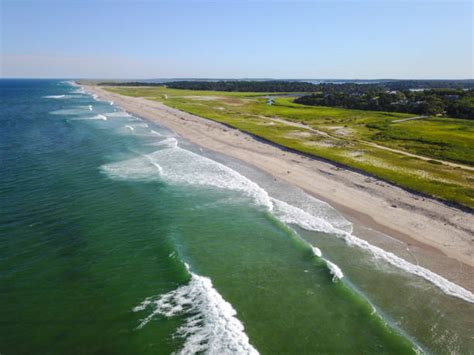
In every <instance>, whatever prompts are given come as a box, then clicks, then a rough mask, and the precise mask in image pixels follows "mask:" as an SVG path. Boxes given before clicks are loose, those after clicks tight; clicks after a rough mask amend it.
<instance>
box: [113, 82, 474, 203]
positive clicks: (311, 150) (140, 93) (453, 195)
mask: <svg viewBox="0 0 474 355" xmlns="http://www.w3.org/2000/svg"><path fill="white" fill-rule="evenodd" d="M108 90H110V91H113V92H116V93H119V94H123V95H129V96H137V97H146V98H149V99H152V100H158V101H161V102H163V103H165V104H166V105H168V106H171V107H174V108H177V109H180V110H183V111H186V112H190V113H193V114H196V115H198V116H201V117H206V118H209V119H212V120H215V121H219V122H223V123H226V124H228V125H231V126H233V127H235V128H238V129H240V130H243V131H246V132H249V133H251V134H254V135H256V136H259V137H262V138H264V139H266V140H269V141H271V142H274V143H277V144H280V145H283V146H286V147H289V148H292V149H295V150H298V151H301V152H304V153H308V154H311V155H314V156H317V157H322V158H325V159H328V160H331V161H334V162H337V163H341V164H344V165H346V166H348V167H351V168H355V169H358V170H362V171H364V172H367V173H369V174H371V175H374V176H377V177H379V178H381V179H384V180H386V181H389V182H392V183H394V184H396V185H399V186H402V187H405V188H408V189H411V190H414V191H418V192H422V193H424V194H427V195H431V196H435V197H437V198H440V199H444V200H447V201H451V202H455V203H458V204H460V205H464V206H469V207H474V173H473V171H472V170H471V171H470V170H468V169H465V168H463V167H462V166H459V167H453V166H450V165H448V164H447V163H446V162H452V163H459V164H464V165H469V166H474V122H472V121H468V120H459V119H445V118H426V119H420V120H413V121H405V122H399V123H396V122H393V121H396V120H399V119H403V118H409V117H411V116H413V115H409V114H401V113H393V112H390V113H387V112H375V111H361V110H348V109H339V108H330V107H315V106H304V105H299V104H295V103H293V98H292V97H285V96H277V95H276V94H275V95H273V96H274V104H273V105H268V104H267V98H266V96H267V94H263V95H262V93H240V92H239V93H232V92H215V91H192V90H176V89H168V88H164V87H152V88H150V87H133V88H132V87H109V88H108ZM268 95H272V94H268ZM279 95H281V93H279ZM374 143H376V144H378V145H380V146H383V147H389V148H393V149H399V150H402V151H404V152H408V153H411V154H418V155H423V156H424V157H426V158H428V159H425V160H423V159H420V158H417V157H413V156H408V155H404V154H402V153H397V152H393V151H389V150H386V149H382V148H383V147H377V146H374Z"/></svg>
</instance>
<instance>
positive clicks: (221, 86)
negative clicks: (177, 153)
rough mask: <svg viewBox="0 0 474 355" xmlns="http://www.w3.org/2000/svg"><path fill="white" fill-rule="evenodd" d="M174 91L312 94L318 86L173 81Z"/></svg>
mask: <svg viewBox="0 0 474 355" xmlns="http://www.w3.org/2000/svg"><path fill="white" fill-rule="evenodd" d="M166 86H167V87H169V88H173V89H186V90H211V91H233V92H311V91H314V90H315V89H316V88H317V85H315V84H311V83H307V82H302V81H301V82H300V81H277V80H271V81H233V80H232V81H173V82H169V83H166Z"/></svg>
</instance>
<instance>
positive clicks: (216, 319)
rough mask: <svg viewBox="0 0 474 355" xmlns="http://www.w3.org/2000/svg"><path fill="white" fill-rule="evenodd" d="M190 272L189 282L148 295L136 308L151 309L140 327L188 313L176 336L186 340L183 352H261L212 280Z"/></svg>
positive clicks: (137, 309) (138, 310) (139, 309)
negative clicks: (162, 318)
mask: <svg viewBox="0 0 474 355" xmlns="http://www.w3.org/2000/svg"><path fill="white" fill-rule="evenodd" d="M186 267H187V268H188V271H189V267H188V266H187V265H186ZM189 272H190V271H189ZM190 275H191V280H190V281H189V283H188V284H187V285H184V286H180V287H179V288H177V289H175V290H174V291H171V292H168V293H166V294H164V295H160V296H157V297H150V298H147V299H145V300H144V301H143V302H142V303H141V304H140V305H138V306H136V307H135V308H134V309H133V311H134V312H140V311H144V310H146V309H151V313H150V314H149V315H148V316H147V317H146V318H144V319H142V320H141V323H140V324H139V326H138V328H139V329H140V328H143V327H144V326H145V325H146V324H147V323H148V322H150V321H151V320H153V319H154V318H155V317H157V316H163V317H166V318H172V317H175V316H180V315H187V316H188V317H187V318H186V320H185V322H184V324H183V325H182V326H180V327H179V328H178V329H177V331H176V332H175V336H177V337H182V338H184V339H185V340H184V344H183V346H182V348H181V350H180V351H179V353H180V354H198V353H206V354H258V351H257V350H256V349H255V348H254V347H253V346H252V345H251V344H250V342H249V338H248V336H247V334H245V331H244V326H243V325H242V323H241V322H240V321H239V320H238V319H237V318H236V315H237V312H236V311H235V309H234V308H233V307H232V305H231V304H230V303H228V302H227V301H226V300H224V298H222V296H221V295H220V294H219V292H217V290H216V289H215V288H214V287H213V285H212V282H211V280H210V279H209V278H207V277H203V276H200V275H196V274H194V273H192V272H190Z"/></svg>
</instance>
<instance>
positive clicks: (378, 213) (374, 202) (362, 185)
mask: <svg viewBox="0 0 474 355" xmlns="http://www.w3.org/2000/svg"><path fill="white" fill-rule="evenodd" d="M83 87H84V89H85V90H86V91H87V92H89V93H93V94H96V95H97V96H98V97H99V98H101V99H103V100H108V101H113V102H114V104H116V105H118V106H120V107H121V108H123V109H124V110H126V111H128V112H130V113H132V114H134V115H137V116H139V117H142V118H144V119H148V120H150V121H153V122H156V123H158V124H160V125H162V126H165V127H167V128H169V129H171V130H173V131H174V132H175V133H176V134H178V135H180V136H181V137H183V138H185V139H187V140H189V141H190V142H192V143H195V144H197V145H199V146H202V147H204V148H206V149H209V150H213V151H216V152H219V153H223V154H226V155H228V156H231V157H233V158H237V159H240V160H241V161H243V162H245V163H247V164H250V165H252V166H255V167H257V168H259V169H261V170H263V171H265V172H267V173H269V174H271V175H273V176H274V177H275V178H276V179H281V180H283V181H286V182H288V183H290V184H293V185H295V186H298V187H299V188H301V189H304V190H305V191H306V192H307V193H309V194H311V195H313V196H315V197H316V198H318V199H320V200H323V201H325V202H327V203H329V204H330V205H332V206H333V207H335V208H336V209H337V210H339V211H340V212H341V213H342V214H343V215H344V216H345V217H346V218H347V219H348V220H350V221H351V222H352V223H353V224H354V234H355V235H357V236H358V237H360V238H363V239H366V240H368V241H370V243H372V244H374V245H377V246H380V247H382V248H383V249H385V250H388V251H391V252H393V253H395V254H397V255H399V256H401V257H402V258H404V259H406V260H408V261H410V262H412V263H414V264H418V265H421V266H423V267H426V268H428V269H429V270H431V271H434V272H436V273H438V274H439V275H441V276H443V277H445V278H447V279H448V280H450V281H452V282H455V283H456V284H458V285H460V286H462V287H464V288H466V289H468V290H470V291H471V292H474V276H473V275H474V215H473V214H472V213H469V212H466V211H462V210H460V209H457V208H455V207H451V206H448V205H446V204H443V203H442V202H439V201H437V200H434V199H430V198H426V197H422V196H419V195H416V194H413V193H411V192H408V191H406V190H403V189H401V188H399V187H396V186H393V185H391V184H389V183H386V182H384V181H380V180H377V179H375V178H372V177H368V176H366V175H364V174H361V173H358V172H354V171H351V170H349V169H345V168H342V167H340V166H337V165H335V164H331V163H329V162H326V161H322V160H319V159H317V158H312V157H308V156H304V155H302V154H298V153H294V152H291V151H288V150H285V149H284V148H281V147H278V146H276V145H272V144H269V143H266V142H263V141H261V140H259V139H258V138H255V137H253V136H251V135H249V134H247V133H244V132H241V131H239V130H237V129H233V128H230V127H228V126H225V125H223V124H220V123H218V122H214V121H212V120H208V119H204V118H201V117H197V116H194V115H191V114H188V113H185V112H182V111H179V110H176V109H173V108H170V107H168V106H166V105H164V104H162V103H160V102H157V101H151V100H147V99H144V98H133V97H128V96H122V95H118V94H113V93H110V92H107V91H105V90H104V89H102V88H100V87H97V86H92V85H83Z"/></svg>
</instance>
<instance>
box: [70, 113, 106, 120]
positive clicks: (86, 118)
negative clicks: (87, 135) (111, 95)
mask: <svg viewBox="0 0 474 355" xmlns="http://www.w3.org/2000/svg"><path fill="white" fill-rule="evenodd" d="M88 120H100V121H107V117H105V116H104V115H101V114H99V115H95V116H91V117H76V118H72V119H71V121H88Z"/></svg>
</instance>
